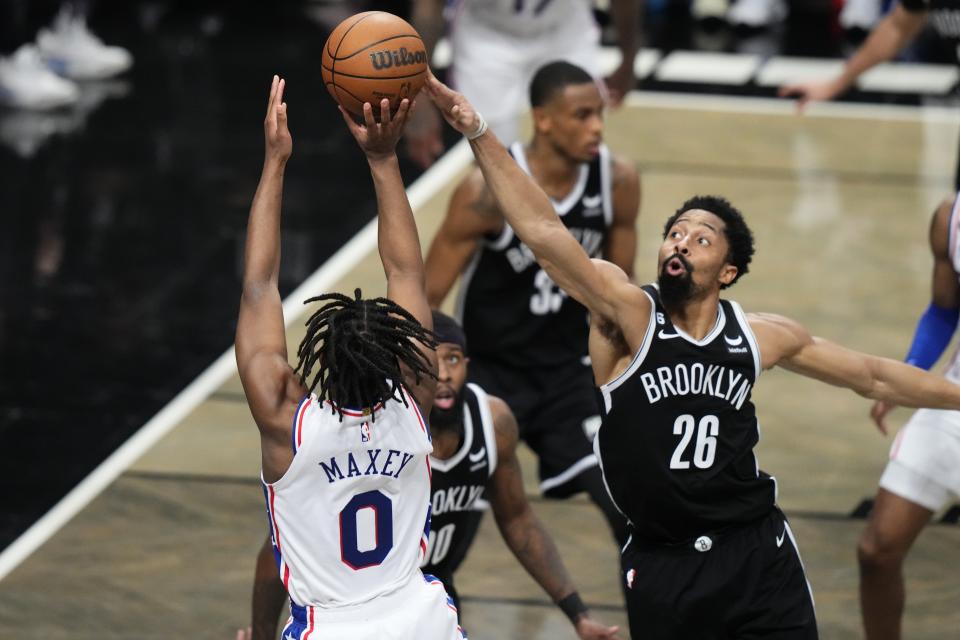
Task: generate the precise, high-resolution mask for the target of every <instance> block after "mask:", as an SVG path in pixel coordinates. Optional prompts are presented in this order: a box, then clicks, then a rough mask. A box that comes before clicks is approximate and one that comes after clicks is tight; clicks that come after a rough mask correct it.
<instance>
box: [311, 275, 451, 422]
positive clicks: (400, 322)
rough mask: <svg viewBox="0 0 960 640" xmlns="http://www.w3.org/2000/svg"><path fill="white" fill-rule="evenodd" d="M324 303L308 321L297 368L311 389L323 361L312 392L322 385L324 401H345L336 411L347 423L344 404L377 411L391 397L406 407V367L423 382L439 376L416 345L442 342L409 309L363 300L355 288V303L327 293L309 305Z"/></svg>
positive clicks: (379, 300)
mask: <svg viewBox="0 0 960 640" xmlns="http://www.w3.org/2000/svg"><path fill="white" fill-rule="evenodd" d="M323 301H328V302H327V303H326V304H325V305H323V306H322V307H320V309H318V310H317V311H316V312H315V313H314V314H313V315H312V316H310V319H309V320H307V325H306V326H307V334H306V335H305V336H304V338H303V341H302V342H301V343H300V348H299V349H298V350H297V357H299V358H300V363H299V364H298V365H297V369H296V370H297V372H298V373H299V374H300V384H302V385H304V386H307V378H309V377H310V374H311V373H313V367H314V365H316V364H318V363H319V365H320V369H319V370H318V371H317V373H316V374H315V375H314V377H313V380H312V381H311V382H310V384H309V386H307V391H308V392H309V393H313V391H314V390H315V389H316V387H317V386H318V385H319V386H320V392H319V393H318V394H317V399H318V400H319V401H323V400H325V399H326V398H327V397H328V396H330V397H333V398H337V399H339V403H334V402H332V403H331V404H330V407H331V410H332V411H333V412H335V413H338V414H339V415H340V418H341V419H342V418H343V411H342V409H341V407H342V406H351V407H373V406H375V405H377V404H378V403H380V402H382V401H383V400H386V399H387V398H396V399H397V400H399V401H401V402H403V403H404V405H406V403H407V401H406V398H405V397H404V396H403V394H402V393H401V390H400V388H401V382H400V381H401V380H403V373H402V371H401V363H402V365H403V366H405V367H406V368H407V369H408V370H409V371H411V372H412V373H413V375H414V377H415V378H416V380H417V383H418V384H419V382H420V380H421V378H422V377H423V376H424V375H426V376H435V374H434V372H433V371H432V370H431V369H430V368H429V364H428V361H427V360H426V356H425V355H424V352H423V351H422V350H421V349H420V347H418V346H417V344H416V342H419V343H421V344H424V345H427V346H428V347H430V348H431V349H435V348H436V346H437V343H436V339H435V338H434V336H433V334H432V332H431V331H429V330H428V329H425V328H424V327H423V325H422V324H420V322H418V321H417V319H416V318H415V317H413V314H411V313H410V312H409V311H407V310H406V309H404V308H403V307H401V306H399V305H398V304H397V303H395V302H393V301H392V300H390V299H388V298H374V299H372V300H363V299H362V298H361V297H360V289H355V290H354V298H352V299H351V298H348V297H347V296H345V295H343V294H342V293H327V294H325V295H322V296H317V297H315V298H310V299H308V300H306V301H305V302H304V304H310V303H311V302H323ZM334 320H336V327H335V326H334ZM415 341H416V342H415ZM374 372H375V375H374ZM340 403H342V404H340ZM376 419H377V416H376V413H374V414H372V415H371V416H370V420H371V422H373V421H375V420H376Z"/></svg>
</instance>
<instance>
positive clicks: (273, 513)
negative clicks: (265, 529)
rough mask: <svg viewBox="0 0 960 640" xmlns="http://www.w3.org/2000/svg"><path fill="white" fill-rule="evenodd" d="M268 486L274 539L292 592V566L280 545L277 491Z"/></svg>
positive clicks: (287, 588) (286, 583)
mask: <svg viewBox="0 0 960 640" xmlns="http://www.w3.org/2000/svg"><path fill="white" fill-rule="evenodd" d="M266 486H267V493H269V494H270V521H271V522H272V523H273V541H274V542H276V543H277V552H278V553H279V554H280V563H281V564H282V565H283V587H284V588H285V589H286V590H287V592H288V593H289V592H290V567H289V566H287V563H286V561H285V560H284V559H283V548H282V547H281V546H280V526H279V525H278V524H277V508H276V507H275V506H274V498H276V495H277V494H276V492H275V491H274V490H273V487H272V486H270V485H266Z"/></svg>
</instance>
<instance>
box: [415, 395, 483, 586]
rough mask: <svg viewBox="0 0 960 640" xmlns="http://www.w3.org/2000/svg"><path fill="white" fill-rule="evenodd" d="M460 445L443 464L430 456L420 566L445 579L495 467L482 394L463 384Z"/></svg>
mask: <svg viewBox="0 0 960 640" xmlns="http://www.w3.org/2000/svg"><path fill="white" fill-rule="evenodd" d="M463 393H464V394H465V398H464V404H465V407H464V409H465V410H464V412H463V442H462V443H461V445H460V448H459V449H458V450H457V452H456V453H455V454H453V456H451V457H450V458H448V459H446V460H437V459H436V458H434V457H432V456H431V457H430V469H431V471H432V476H431V486H430V495H431V501H430V536H429V541H428V543H427V550H426V553H424V556H423V561H422V562H421V563H420V568H421V569H422V570H423V572H424V573H430V574H434V575H437V576H449V575H451V574H452V573H453V572H454V571H456V569H457V567H458V566H460V563H461V562H463V559H464V557H465V556H466V555H467V550H468V549H469V548H470V544H471V542H473V537H474V535H475V534H476V530H477V528H478V527H479V526H480V518H479V517H477V510H478V509H479V508H480V507H479V505H478V504H477V499H478V498H479V497H480V494H481V493H483V489H484V487H486V486H487V481H488V480H489V479H490V476H491V475H493V471H494V469H496V467H497V438H496V434H495V432H494V430H493V417H492V416H491V413H490V403H489V401H488V399H487V398H488V396H487V394H486V392H484V390H483V389H481V388H480V387H478V386H477V385H475V384H472V383H469V384H467V385H466V386H465V387H464V388H463Z"/></svg>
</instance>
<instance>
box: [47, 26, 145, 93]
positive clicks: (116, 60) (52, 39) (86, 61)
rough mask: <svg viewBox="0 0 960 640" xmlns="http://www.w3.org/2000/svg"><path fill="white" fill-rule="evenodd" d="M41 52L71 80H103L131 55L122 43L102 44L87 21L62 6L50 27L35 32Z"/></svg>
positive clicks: (129, 63) (120, 70) (120, 68)
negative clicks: (89, 27)
mask: <svg viewBox="0 0 960 640" xmlns="http://www.w3.org/2000/svg"><path fill="white" fill-rule="evenodd" d="M37 46H38V47H39V48H40V54H41V55H42V56H43V58H44V60H45V61H46V63H47V64H48V65H49V66H50V68H51V69H53V70H54V71H56V72H57V73H59V74H60V75H62V76H66V77H68V78H73V79H74V80H102V79H104V78H112V77H113V76H115V75H117V74H120V73H123V72H124V71H126V70H127V69H129V68H130V67H131V66H132V65H133V56H132V55H130V52H129V51H127V50H126V49H124V48H123V47H113V46H108V45H105V44H103V41H102V40H101V39H100V38H98V37H97V36H95V35H93V34H92V33H90V30H89V29H87V21H86V19H85V18H83V16H80V15H77V14H75V13H73V12H71V11H68V10H67V9H62V10H61V11H60V13H59V14H58V15H57V17H56V19H54V21H53V25H52V26H51V27H50V28H49V29H41V30H40V31H39V33H37Z"/></svg>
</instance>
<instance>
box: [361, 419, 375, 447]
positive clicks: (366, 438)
mask: <svg viewBox="0 0 960 640" xmlns="http://www.w3.org/2000/svg"><path fill="white" fill-rule="evenodd" d="M372 439H373V434H372V433H371V432H370V423H368V422H364V423H363V424H361V425H360V442H361V443H367V442H370V440H372Z"/></svg>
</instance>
